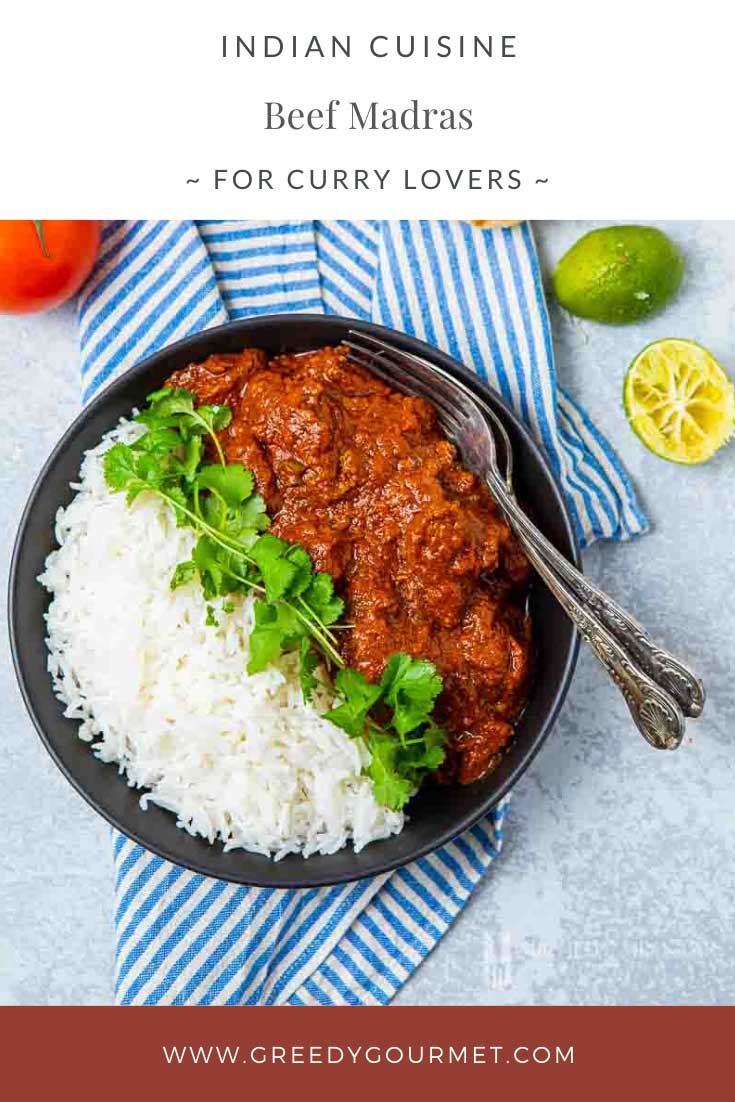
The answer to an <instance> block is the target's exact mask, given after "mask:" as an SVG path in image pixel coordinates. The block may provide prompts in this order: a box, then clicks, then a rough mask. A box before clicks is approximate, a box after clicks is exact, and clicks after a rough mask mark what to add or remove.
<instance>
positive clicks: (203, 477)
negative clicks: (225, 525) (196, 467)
mask: <svg viewBox="0 0 735 1102" xmlns="http://www.w3.org/2000/svg"><path fill="white" fill-rule="evenodd" d="M196 482H197V486H198V487H199V489H200V490H211V492H212V493H214V494H216V495H217V497H218V498H219V499H220V500H221V501H223V502H224V503H225V505H227V506H228V507H229V508H230V509H237V508H238V507H239V506H240V505H242V503H243V502H244V501H245V500H246V499H247V498H249V497H250V495H251V494H252V492H253V488H254V485H255V479H254V478H253V475H252V472H251V471H246V470H245V468H244V467H243V465H242V464H241V463H228V464H227V466H226V467H222V466H221V465H220V464H218V463H208V464H207V465H206V466H204V467H202V468H201V470H200V471H199V473H198V475H197V479H196ZM261 500H262V499H261Z"/></svg>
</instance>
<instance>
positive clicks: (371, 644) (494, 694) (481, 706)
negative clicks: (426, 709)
mask: <svg viewBox="0 0 735 1102" xmlns="http://www.w3.org/2000/svg"><path fill="white" fill-rule="evenodd" d="M167 385H169V386H175V387H185V388H187V389H188V390H190V391H192V392H193V393H194V394H195V396H196V399H197V402H198V403H199V404H204V403H207V404H219V405H227V406H228V407H229V408H230V409H231V411H232V419H231V421H230V424H229V425H228V427H227V428H226V429H225V430H223V432H222V433H221V434H220V442H221V445H222V447H223V450H224V452H225V455H226V458H227V461H228V462H231V463H242V464H243V466H245V467H247V468H249V469H250V470H251V471H252V472H253V474H254V476H255V480H256V483H257V488H258V491H259V492H260V493H261V494H262V496H263V497H264V499H265V502H266V505H267V509H268V513H269V514H270V515H271V517H272V518H273V523H272V527H271V531H272V532H274V533H275V534H276V535H278V536H280V537H282V538H283V539H285V540H288V541H291V542H296V543H299V544H301V545H302V546H303V547H304V548H305V549H306V550H307V551H308V553H309V555H310V556H311V559H312V561H313V563H314V566H315V568H316V569H317V570H320V571H326V572H328V573H329V574H331V575H332V577H333V579H334V582H335V587H336V589H337V591H338V592H339V594H340V595H341V596H342V597H343V599H344V601H345V605H346V611H345V619H346V621H347V623H348V625H349V627H348V628H347V629H346V630H345V631H344V632H342V633H341V648H340V649H341V651H342V655H343V657H344V659H345V661H346V662H347V663H348V665H350V666H354V667H356V668H357V669H358V670H360V671H361V672H362V673H363V674H364V675H365V676H366V677H367V678H368V679H369V680H371V681H376V680H378V679H379V678H380V676H381V674H382V672H383V669H384V666H385V663H386V661H387V659H388V657H389V656H390V655H391V654H393V653H395V652H397V651H401V652H405V653H407V654H409V655H411V656H413V657H416V658H426V659H429V660H430V661H431V662H433V663H434V664H435V666H436V667H437V669H438V671H439V673H440V674H441V675H442V677H443V684H444V687H443V691H442V694H441V697H440V698H439V701H438V707H437V718H438V719H439V721H440V722H441V723H442V724H443V725H444V726H445V727H446V728H447V730H448V731H449V732H450V733H451V741H450V745H449V753H448V756H447V759H446V761H445V764H444V765H443V766H442V771H441V776H440V778H439V779H440V780H444V781H457V782H459V783H460V784H469V783H470V782H472V781H474V780H477V779H478V778H480V777H482V776H483V775H484V774H485V773H486V772H487V771H488V769H490V768H491V767H492V766H493V765H494V764H495V762H496V761H497V758H498V755H499V753H500V751H501V750H502V749H503V747H504V746H505V745H506V744H507V742H508V741H509V739H510V738H511V736H512V734H513V724H514V722H515V721H516V720H517V719H518V717H519V716H520V713H521V711H522V710H523V707H524V705H525V702H526V696H527V692H528V686H529V678H530V652H531V646H530V620H529V617H528V615H527V613H526V610H525V605H526V596H527V592H528V586H529V583H530V577H531V570H530V567H529V564H528V562H527V560H526V558H525V557H524V555H523V553H522V551H521V549H520V547H519V546H518V543H517V542H516V540H515V538H514V536H513V534H512V532H511V531H510V528H509V527H508V525H507V523H506V522H505V520H504V519H503V517H502V516H501V514H500V512H499V510H498V508H497V506H496V505H495V503H494V501H493V500H492V498H491V497H490V495H489V493H488V492H487V490H486V489H485V487H484V486H483V485H482V484H481V483H480V481H479V480H478V479H477V478H476V477H475V476H474V475H473V474H471V473H470V472H469V471H467V470H466V469H465V468H464V467H463V466H462V465H461V463H460V462H459V461H458V459H457V454H456V451H455V449H454V447H453V445H452V444H451V443H450V442H449V441H448V440H447V439H446V437H444V435H443V434H442V432H441V430H440V429H439V426H438V424H437V417H436V413H435V411H434V409H433V407H432V406H431V405H430V404H429V403H427V402H426V401H424V400H423V399H421V398H415V397H408V396H406V395H404V394H401V393H399V392H398V391H395V390H393V389H391V388H390V387H389V386H387V385H386V384H385V383H383V382H382V381H381V380H379V379H378V378H377V377H375V376H373V375H371V374H370V373H368V372H367V371H364V370H363V369H361V368H360V367H357V366H355V365H353V364H351V363H349V362H348V360H347V358H346V353H345V351H344V350H343V349H340V348H322V349H319V350H318V351H314V352H308V353H303V354H300V355H283V356H276V357H275V358H271V359H269V358H268V357H267V356H266V354H265V353H264V352H262V351H259V350H257V349H245V351H243V352H241V353H239V354H232V355H214V356H211V357H210V358H209V359H208V360H206V361H205V362H203V363H200V364H193V365H191V366H190V367H187V368H184V369H183V370H181V371H177V372H176V373H175V374H174V375H172V376H171V378H170V379H169V380H168V383H167Z"/></svg>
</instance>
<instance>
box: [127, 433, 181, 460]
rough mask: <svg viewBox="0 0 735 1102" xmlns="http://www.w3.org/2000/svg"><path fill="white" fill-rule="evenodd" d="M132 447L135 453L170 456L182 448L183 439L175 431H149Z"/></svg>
mask: <svg viewBox="0 0 735 1102" xmlns="http://www.w3.org/2000/svg"><path fill="white" fill-rule="evenodd" d="M130 447H131V448H132V449H133V451H146V452H150V453H151V455H161V456H163V455H168V454H169V452H172V451H175V450H176V449H177V448H180V447H181V437H180V436H179V434H178V432H175V431H174V430H173V429H167V428H157V429H149V431H148V432H144V433H143V435H142V436H139V437H138V439H137V440H135V441H134V442H133V443H132V444H131V445H130Z"/></svg>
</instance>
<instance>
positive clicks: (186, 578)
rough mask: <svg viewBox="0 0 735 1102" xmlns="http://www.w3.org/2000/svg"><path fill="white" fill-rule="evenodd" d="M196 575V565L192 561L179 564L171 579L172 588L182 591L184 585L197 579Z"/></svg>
mask: <svg viewBox="0 0 735 1102" xmlns="http://www.w3.org/2000/svg"><path fill="white" fill-rule="evenodd" d="M196 573H197V568H196V563H195V562H193V561H192V559H187V560H186V562H180V563H177V564H176V569H175V570H174V572H173V575H172V577H171V582H170V585H171V588H172V589H180V588H181V586H182V585H186V584H187V583H188V582H190V581H191V580H192V579H193V578H194V577H196Z"/></svg>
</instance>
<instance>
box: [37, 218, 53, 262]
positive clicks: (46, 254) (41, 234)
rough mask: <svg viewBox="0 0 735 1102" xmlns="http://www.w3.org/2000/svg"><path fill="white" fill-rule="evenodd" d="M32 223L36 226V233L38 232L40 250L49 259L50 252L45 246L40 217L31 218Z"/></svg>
mask: <svg viewBox="0 0 735 1102" xmlns="http://www.w3.org/2000/svg"><path fill="white" fill-rule="evenodd" d="M33 225H34V226H35V227H36V233H37V234H38V240H39V243H40V245H41V252H42V253H43V255H44V256H45V257H46V259H47V260H50V259H51V253H50V252H49V251H48V249H47V247H46V237H45V236H44V232H43V222H42V221H41V220H40V219H36V218H34V219H33Z"/></svg>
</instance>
